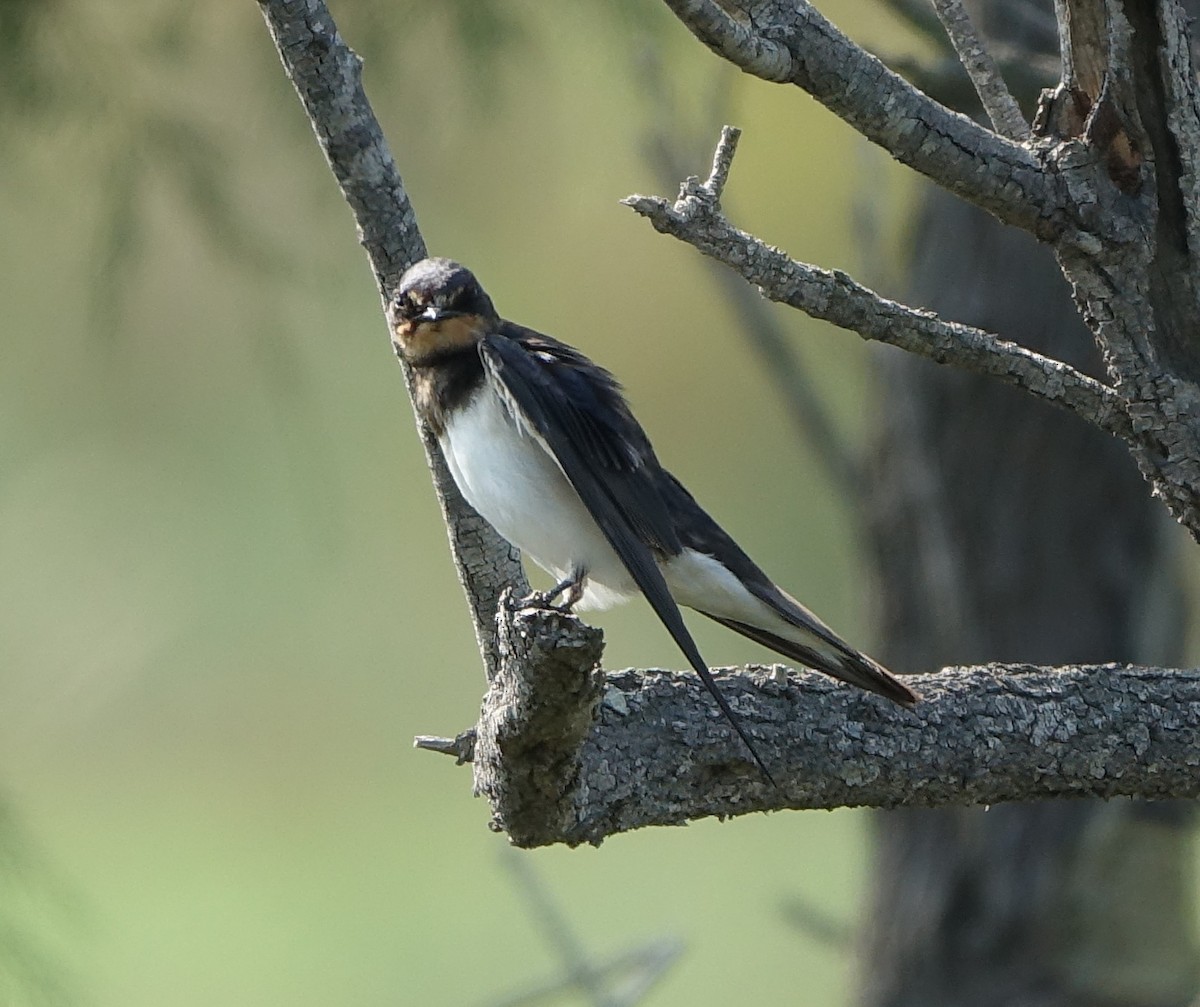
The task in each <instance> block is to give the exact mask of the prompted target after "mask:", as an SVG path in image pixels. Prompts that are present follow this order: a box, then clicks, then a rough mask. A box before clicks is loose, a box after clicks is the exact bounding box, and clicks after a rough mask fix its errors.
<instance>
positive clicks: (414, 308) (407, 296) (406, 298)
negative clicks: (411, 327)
mask: <svg viewBox="0 0 1200 1007" xmlns="http://www.w3.org/2000/svg"><path fill="white" fill-rule="evenodd" d="M420 311H421V302H420V299H419V298H418V297H417V292H416V291H415V290H409V291H407V292H406V293H403V294H401V295H400V296H399V297H398V298H396V314H398V315H399V316H400V317H401V318H413V317H415V316H416V315H417V314H419V313H420Z"/></svg>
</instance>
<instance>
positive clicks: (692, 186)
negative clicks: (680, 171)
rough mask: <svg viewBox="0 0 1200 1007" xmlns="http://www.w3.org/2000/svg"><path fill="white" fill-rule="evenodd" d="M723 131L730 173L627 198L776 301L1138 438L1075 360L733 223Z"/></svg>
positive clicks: (1111, 396) (1114, 401)
mask: <svg viewBox="0 0 1200 1007" xmlns="http://www.w3.org/2000/svg"><path fill="white" fill-rule="evenodd" d="M728 132H729V127H726V133H724V134H723V139H722V143H721V144H720V145H719V146H718V151H719V153H718V158H717V159H718V160H719V161H720V163H721V164H722V169H723V170H722V172H721V173H720V174H717V173H714V174H713V175H711V176H710V177H709V179H708V180H707V181H706V182H704V183H701V182H699V181H698V180H697V179H690V180H689V181H688V182H686V183H685V184H684V186H683V187H682V189H681V191H680V196H679V199H678V200H676V201H675V203H674V204H672V203H669V202H668V201H667V200H665V199H661V198H658V197H653V196H630V197H628V198H627V199H625V200H624V202H625V204H626V205H627V206H630V207H632V208H633V209H634V210H636V211H637V212H638V213H640V214H641V215H642V216H644V217H646V218H647V219H648V220H649V221H650V222H651V223H652V224H653V225H654V227H655V229H656V230H659V231H661V232H663V233H665V234H671V235H673V236H674V237H676V238H679V239H680V240H681V241H685V242H687V243H688V244H690V245H693V246H695V247H696V248H697V249H698V250H699V251H701V252H703V253H704V254H705V255H708V256H710V257H712V258H714V259H717V260H718V261H720V262H723V263H725V264H726V265H727V266H730V267H731V268H732V269H734V270H736V271H737V272H738V273H740V274H741V275H742V276H743V277H744V278H745V279H746V280H747V281H748V282H750V283H753V284H754V285H755V286H757V287H758V288H759V289H760V290H761V291H762V292H763V294H764V295H765V296H767V297H769V298H770V299H771V300H773V301H779V302H780V303H782V304H788V305H791V306H792V307H794V308H799V309H801V310H802V311H804V312H806V313H807V314H809V315H812V316H813V317H814V318H821V319H824V320H825V321H829V322H833V323H834V324H835V325H840V326H841V327H842V328H846V329H851V330H853V331H855V332H857V333H858V334H859V335H860V336H862V337H863V338H864V339H873V340H877V341H879V342H883V343H889V344H891V345H893V346H899V347H900V348H901V349H905V350H909V351H910V352H912V353H917V354H919V355H921V356H925V357H929V358H931V359H933V360H936V361H938V362H939V363H952V364H955V365H956V366H959V367H962V368H964V369H966V370H971V371H977V372H979V373H983V374H991V375H994V376H996V377H999V378H1001V379H1003V380H1005V381H1007V382H1009V383H1011V384H1014V385H1017V386H1018V387H1021V388H1024V389H1026V390H1027V391H1029V392H1031V393H1033V394H1034V395H1037V396H1038V397H1039V398H1042V399H1045V400H1046V401H1047V402H1053V403H1054V404H1056V405H1059V406H1063V407H1065V408H1067V409H1070V410H1072V411H1073V412H1076V413H1078V414H1079V415H1080V416H1082V417H1083V418H1084V419H1086V420H1088V421H1089V422H1091V423H1094V424H1096V425H1097V426H1099V427H1100V428H1101V429H1103V430H1107V431H1108V432H1109V433H1113V434H1117V435H1118V436H1121V437H1126V438H1128V437H1130V436H1131V433H1132V430H1131V427H1130V424H1129V418H1128V416H1127V415H1126V413H1125V411H1124V408H1123V406H1122V402H1121V399H1120V396H1118V395H1117V393H1116V392H1115V391H1113V389H1111V388H1109V387H1108V386H1106V385H1104V384H1103V383H1102V382H1100V381H1097V380H1096V379H1095V378H1090V377H1088V376H1087V375H1086V374H1083V373H1081V372H1080V371H1077V370H1076V369H1075V368H1074V367H1071V366H1070V365H1069V364H1064V363H1062V362H1060V361H1058V360H1053V359H1051V358H1049V357H1044V356H1042V355H1041V354H1038V353H1034V352H1033V351H1031V350H1027V349H1025V348H1024V347H1021V346H1019V345H1017V344H1016V343H1011V342H1008V341H1006V340H1003V339H1000V338H999V337H998V336H995V335H993V334H992V333H990V332H984V331H983V330H981V329H976V328H973V327H971V326H969V325H962V324H959V323H957V322H948V321H945V320H944V319H942V318H939V317H938V316H937V315H936V314H934V313H933V312H931V311H921V310H918V309H915V308H910V307H907V306H906V305H903V304H898V303H896V302H895V301H890V300H888V299H886V298H884V297H880V296H879V295H878V294H876V293H875V292H874V291H872V290H868V289H867V288H866V287H864V286H862V285H861V284H859V283H857V282H855V281H854V280H853V279H851V278H850V277H849V276H847V275H846V274H845V273H842V272H830V271H828V270H824V269H819V268H818V267H816V266H810V265H808V264H806V263H803V262H797V261H795V260H794V259H791V258H789V257H788V256H787V255H786V254H785V253H784V252H782V251H780V250H779V249H778V248H774V247H772V246H770V245H768V244H767V243H766V242H764V241H761V240H760V239H758V238H755V237H754V236H753V235H750V234H747V233H746V232H745V231H741V230H739V229H738V228H736V227H734V226H733V225H732V224H731V223H730V222H729V221H728V220H727V219H726V218H725V215H724V213H723V212H722V211H721V207H720V194H721V189H722V187H723V185H724V179H725V177H726V176H727V175H728V158H729V157H731V156H732V152H731V151H730V152H729V154H728V155H722V154H721V153H720V151H721V149H722V148H728V147H729V143H728V140H727V139H725V137H726V136H727V135H728Z"/></svg>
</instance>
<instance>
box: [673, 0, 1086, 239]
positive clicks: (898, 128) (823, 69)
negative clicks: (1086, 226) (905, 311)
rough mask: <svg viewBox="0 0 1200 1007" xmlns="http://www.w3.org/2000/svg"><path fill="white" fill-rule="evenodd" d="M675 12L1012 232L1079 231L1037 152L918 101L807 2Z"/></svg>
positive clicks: (677, 4) (690, 6) (750, 68)
mask: <svg viewBox="0 0 1200 1007" xmlns="http://www.w3.org/2000/svg"><path fill="white" fill-rule="evenodd" d="M666 3H667V5H668V6H669V7H670V8H671V10H672V11H674V12H675V15H676V16H677V17H678V18H679V19H680V20H681V21H682V22H683V23H684V24H685V25H686V26H687V27H688V29H689V30H691V32H692V33H693V34H694V35H695V36H696V37H697V38H698V39H699V40H700V41H701V42H703V43H704V44H705V45H706V46H708V47H709V48H710V49H712V50H713V51H714V52H716V53H717V54H718V55H721V56H723V57H725V58H726V59H728V60H729V61H730V62H731V63H733V64H734V65H735V66H738V67H740V68H741V69H742V70H744V71H745V72H746V73H750V74H753V75H754V76H756V77H761V78H762V79H763V80H768V81H773V82H775V83H789V84H795V85H796V86H797V87H800V88H802V89H803V90H805V91H807V92H808V93H809V94H811V95H812V96H813V97H814V98H816V99H817V100H818V101H820V102H821V104H823V105H824V106H825V107H826V108H828V109H829V110H830V111H832V112H833V113H835V114H836V115H838V116H840V117H841V118H842V119H844V120H845V121H846V122H847V123H848V124H849V125H851V126H852V127H854V129H856V130H858V132H860V133H862V135H863V136H865V137H866V138H867V139H868V140H871V141H872V142H874V143H877V144H879V145H880V146H881V147H883V148H884V149H885V150H886V151H888V153H890V154H891V155H892V156H893V157H895V158H897V159H898V160H899V161H901V162H903V163H904V164H907V165H908V166H909V167H911V168H914V169H916V170H917V171H919V172H920V173H921V174H923V175H926V176H927V177H929V178H930V179H932V180H933V181H934V182H937V183H938V184H939V185H942V186H944V187H945V188H947V189H950V190H951V191H952V192H956V193H958V194H959V195H960V196H962V197H963V198H964V199H968V200H971V201H972V202H974V203H976V204H977V205H979V206H981V207H982V208H983V209H985V210H987V211H988V212H989V213H993V214H995V215H996V216H997V217H999V218H1000V219H1001V220H1003V221H1005V222H1006V223H1009V224H1014V225H1016V226H1017V227H1021V228H1024V229H1025V230H1028V231H1032V232H1033V233H1035V234H1037V235H1039V236H1040V237H1042V238H1043V239H1045V240H1052V239H1053V238H1055V237H1057V236H1059V235H1061V234H1062V233H1063V232H1064V231H1069V230H1073V229H1074V227H1075V224H1074V223H1073V222H1072V221H1071V220H1070V217H1069V215H1068V214H1067V213H1066V212H1065V211H1066V209H1067V207H1068V206H1069V204H1068V202H1067V201H1066V200H1065V199H1064V198H1063V193H1062V191H1061V185H1060V182H1059V180H1058V179H1057V178H1056V177H1055V176H1053V175H1051V174H1048V173H1047V172H1045V171H1043V170H1042V164H1041V162H1040V160H1039V158H1038V157H1037V156H1036V155H1035V153H1034V152H1033V151H1032V150H1031V149H1030V148H1029V147H1028V146H1025V145H1022V144H1019V143H1016V142H1014V141H1012V140H1009V139H1007V138H1005V137H1003V136H999V135H998V134H996V133H993V132H992V131H991V130H989V129H985V128H984V127H983V126H980V125H979V124H978V123H976V122H973V121H972V120H970V119H968V118H967V117H966V116H964V115H960V114H959V113H957V112H953V111H951V110H950V109H948V108H946V107H945V106H944V105H941V104H939V103H938V102H936V101H934V100H933V99H932V98H930V97H929V96H928V95H926V94H923V93H922V92H921V91H918V90H917V89H916V88H915V87H913V86H912V85H911V84H909V83H908V82H907V81H906V80H904V78H903V77H901V76H899V75H898V74H896V73H893V72H892V71H891V70H889V69H888V68H887V67H886V66H884V65H883V64H882V63H881V62H880V61H879V60H878V59H876V58H875V57H874V56H872V55H871V54H870V53H868V52H867V51H866V50H865V49H862V48H861V47H859V46H857V45H855V44H854V43H853V42H851V41H850V40H849V39H848V38H846V36H845V35H843V34H842V33H841V32H840V31H838V30H837V28H835V27H834V26H833V25H832V24H830V23H829V21H827V20H826V19H825V18H824V17H822V16H821V14H820V13H818V12H817V10H816V9H815V8H814V7H813V6H812V5H811V4H809V3H807V2H806V0H795V2H792V3H787V4H773V3H750V2H747V3H745V4H744V7H745V8H746V16H745V18H744V19H739V18H734V17H733V16H732V15H731V14H729V13H728V12H727V9H726V7H723V6H722V5H721V4H719V3H718V2H717V0H666ZM760 11H761V13H760ZM985 166H987V170H984V167H985Z"/></svg>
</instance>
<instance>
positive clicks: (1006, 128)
mask: <svg viewBox="0 0 1200 1007" xmlns="http://www.w3.org/2000/svg"><path fill="white" fill-rule="evenodd" d="M933 6H934V9H935V10H936V11H937V16H938V18H939V19H940V20H941V22H942V24H943V25H944V26H945V28H946V34H947V36H949V38H950V42H951V44H952V45H953V46H954V51H955V52H957V53H958V58H959V59H960V60H962V65H963V67H964V68H965V69H966V71H967V73H968V74H969V75H970V77H971V83H972V84H974V85H975V91H976V93H977V94H978V95H979V100H980V102H982V103H983V110H984V111H985V112H986V113H987V116H988V118H989V119H991V120H992V125H993V126H995V127H996V130H997V131H998V132H1000V133H1002V134H1004V135H1005V136H1007V137H1009V138H1010V139H1013V140H1025V139H1028V137H1029V123H1028V122H1026V121H1025V116H1023V115H1022V114H1021V109H1020V108H1019V107H1018V105H1017V102H1016V99H1015V98H1013V96H1012V93H1011V92H1010V91H1009V90H1008V86H1007V85H1006V84H1005V83H1004V78H1003V77H1002V76H1000V70H999V68H998V67H997V66H996V63H995V61H994V60H993V59H992V56H991V53H989V52H988V50H987V47H986V46H985V45H984V44H983V41H982V40H981V39H980V37H979V34H978V32H976V31H975V26H974V25H973V24H972V23H971V17H970V15H969V14H968V13H967V10H966V8H965V7H964V6H963V4H962V0H933Z"/></svg>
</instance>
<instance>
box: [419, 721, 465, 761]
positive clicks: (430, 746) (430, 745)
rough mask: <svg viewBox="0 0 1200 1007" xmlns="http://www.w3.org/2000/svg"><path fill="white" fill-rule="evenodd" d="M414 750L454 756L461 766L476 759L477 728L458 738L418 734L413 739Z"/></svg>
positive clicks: (463, 733)
mask: <svg viewBox="0 0 1200 1007" xmlns="http://www.w3.org/2000/svg"><path fill="white" fill-rule="evenodd" d="M413 748H419V749H421V750H422V751H426V752H437V753H438V754H440V755H453V756H454V759H455V761H456V762H457V763H458V764H459V765H460V766H461V765H462V764H463V763H464V762H472V761H474V759H475V728H473V727H471V728H468V729H467V730H465V731H463V732H462V733H461V734H459V735H458V736H457V737H454V738H443V737H440V736H438V735H436V734H418V735H417V736H416V737H415V738H413Z"/></svg>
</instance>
